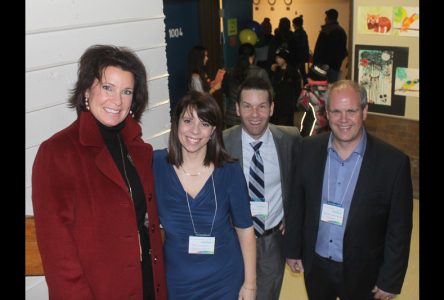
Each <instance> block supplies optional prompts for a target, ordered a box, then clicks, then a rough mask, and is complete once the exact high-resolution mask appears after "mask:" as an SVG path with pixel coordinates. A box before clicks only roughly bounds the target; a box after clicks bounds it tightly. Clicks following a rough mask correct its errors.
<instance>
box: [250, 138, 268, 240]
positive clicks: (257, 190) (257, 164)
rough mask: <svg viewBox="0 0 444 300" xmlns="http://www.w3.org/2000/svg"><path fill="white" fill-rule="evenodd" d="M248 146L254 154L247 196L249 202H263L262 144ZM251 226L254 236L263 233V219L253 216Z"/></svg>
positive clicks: (253, 143)
mask: <svg viewBox="0 0 444 300" xmlns="http://www.w3.org/2000/svg"><path fill="white" fill-rule="evenodd" d="M250 145H251V147H253V149H254V154H253V157H252V158H251V163H250V176H249V181H248V190H249V195H250V198H251V201H265V198H264V195H265V190H264V163H263V161H262V157H261V154H260V152H259V148H260V147H261V146H262V142H259V141H256V142H252V143H250ZM253 225H254V232H255V234H256V236H257V237H259V236H261V235H262V234H263V233H264V231H265V218H264V217H262V216H253Z"/></svg>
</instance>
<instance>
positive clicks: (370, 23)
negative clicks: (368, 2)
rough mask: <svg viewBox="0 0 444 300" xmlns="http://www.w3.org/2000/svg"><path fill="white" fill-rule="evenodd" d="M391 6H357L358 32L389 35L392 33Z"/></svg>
mask: <svg viewBox="0 0 444 300" xmlns="http://www.w3.org/2000/svg"><path fill="white" fill-rule="evenodd" d="M392 15H393V7H392V6H360V7H358V33H360V34H376V35H390V34H392V27H393V26H392V25H393V22H392Z"/></svg>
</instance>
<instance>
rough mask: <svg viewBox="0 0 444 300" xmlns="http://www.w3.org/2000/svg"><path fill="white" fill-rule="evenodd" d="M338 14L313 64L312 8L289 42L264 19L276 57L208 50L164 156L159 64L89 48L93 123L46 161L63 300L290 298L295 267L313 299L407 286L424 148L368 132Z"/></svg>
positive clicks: (46, 238)
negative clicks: (214, 62)
mask: <svg viewBox="0 0 444 300" xmlns="http://www.w3.org/2000/svg"><path fill="white" fill-rule="evenodd" d="M325 14H326V17H325V24H324V25H323V26H322V28H321V31H320V33H319V36H318V38H317V42H316V45H315V47H314V53H313V55H312V56H311V55H310V50H309V45H308V37H307V33H306V32H305V30H304V27H303V16H302V15H300V16H298V17H296V18H294V19H293V20H292V24H293V28H294V31H291V23H290V20H289V19H288V18H281V19H280V21H279V25H278V28H277V29H276V30H275V32H274V35H273V34H272V27H271V23H270V19H269V18H265V19H264V21H263V22H262V24H261V28H262V30H263V32H264V35H265V38H266V49H265V50H267V51H268V53H267V55H264V53H263V52H261V53H260V66H258V65H256V60H257V57H256V51H255V50H256V49H255V47H254V46H253V45H251V44H248V43H244V44H241V45H240V46H239V49H238V57H237V60H236V63H235V64H234V66H233V67H232V68H231V69H230V70H226V72H225V71H222V72H220V74H219V75H220V76H219V75H215V77H214V78H212V77H211V75H210V74H208V70H207V67H206V66H207V64H208V60H209V57H208V50H207V49H206V48H205V47H203V46H195V47H193V48H192V49H191V50H190V52H189V55H188V71H189V74H188V88H189V91H188V92H187V93H186V95H184V96H183V98H182V99H181V100H180V101H179V102H178V103H177V104H176V106H175V107H174V109H173V112H172V115H171V130H170V133H169V140H168V145H167V147H166V148H165V149H158V150H156V151H153V148H152V146H151V145H149V144H147V143H146V142H144V141H143V139H142V138H141V136H142V132H141V126H140V124H139V122H140V119H141V116H142V114H143V113H144V111H145V108H146V107H147V104H148V88H147V81H148V80H147V75H146V70H145V67H144V65H143V63H142V62H141V61H140V59H139V58H138V57H137V56H136V55H135V54H134V53H133V52H132V51H131V50H130V49H127V48H119V47H115V46H108V45H95V46H92V47H90V48H88V49H87V50H86V51H85V53H84V54H83V55H82V57H81V59H80V62H79V70H78V79H77V82H76V83H75V87H74V89H73V90H72V93H71V95H70V98H69V103H70V107H71V108H75V109H76V111H77V119H76V120H75V121H74V122H73V123H72V124H71V125H69V126H68V127H67V128H65V129H63V130H61V131H60V132H58V133H56V134H55V135H54V136H52V137H50V138H49V139H48V140H47V141H45V142H43V143H42V144H41V146H40V148H39V150H38V153H37V155H36V159H35V162H34V165H33V173H32V187H33V191H32V197H33V206H34V214H35V222H36V233H37V239H38V243H39V248H40V252H41V255H42V262H43V266H44V269H45V276H46V280H47V283H48V289H49V295H50V298H53V299H98V300H102V299H107V300H108V299H137V300H142V299H143V300H147V299H150V300H151V299H156V300H166V299H172V300H182V299H183V300H194V299H196V300H197V299H199V300H200V299H227V300H236V299H241V300H254V299H259V300H278V299H279V295H280V290H281V286H282V282H283V276H284V270H285V264H286V263H287V265H288V266H289V267H290V269H291V271H293V272H303V273H304V283H305V287H306V290H307V294H308V296H309V298H310V299H312V300H325V299H336V297H339V298H340V299H342V300H345V299H363V300H370V299H383V300H387V299H391V298H393V297H395V296H396V295H397V294H399V293H400V292H401V288H402V284H403V280H404V276H405V273H406V270H407V264H408V257H409V247H410V236H411V231H412V209H413V192H412V181H411V177H410V176H411V175H410V162H409V158H408V156H407V155H405V154H404V153H402V152H401V151H399V150H397V149H395V148H393V147H392V146H390V145H388V144H386V143H385V142H383V141H381V140H379V139H377V138H376V137H374V136H372V135H371V134H369V133H368V132H367V131H366V129H365V126H364V121H365V120H366V117H367V113H368V101H367V94H366V91H365V89H364V88H363V87H361V86H360V85H359V84H357V83H355V82H353V81H351V80H338V79H339V77H338V74H339V70H340V66H341V64H342V61H343V60H344V58H345V57H346V56H347V55H348V54H347V48H346V43H347V36H346V34H345V31H344V29H343V28H342V27H341V26H340V25H339V24H338V21H337V19H338V12H337V10H335V9H329V10H327V11H326V12H325ZM262 46H264V45H262ZM263 50H264V49H261V51H263ZM309 62H310V65H309V66H308V65H307V64H308V63H309ZM307 67H308V68H307ZM222 76H223V79H222ZM219 90H221V92H222V93H223V94H224V96H225V99H226V105H225V109H221V107H220V105H219V104H218V103H217V101H216V100H215V97H214V96H213V95H214V94H215V93H216V92H217V91H219ZM295 112H303V118H302V120H301V123H300V124H295V121H294V113H295ZM160 224H161V225H162V228H163V229H162V230H163V232H164V235H163V236H162V235H161V229H160ZM295 297H296V298H297V296H295Z"/></svg>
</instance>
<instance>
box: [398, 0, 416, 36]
mask: <svg viewBox="0 0 444 300" xmlns="http://www.w3.org/2000/svg"><path fill="white" fill-rule="evenodd" d="M393 34H394V35H401V36H415V37H419V8H418V7H410V6H395V7H393Z"/></svg>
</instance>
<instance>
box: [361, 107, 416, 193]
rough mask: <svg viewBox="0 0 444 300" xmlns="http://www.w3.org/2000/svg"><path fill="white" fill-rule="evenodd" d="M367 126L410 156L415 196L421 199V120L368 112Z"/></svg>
mask: <svg viewBox="0 0 444 300" xmlns="http://www.w3.org/2000/svg"><path fill="white" fill-rule="evenodd" d="M365 127H366V129H367V131H368V132H369V133H371V134H373V135H375V136H377V137H378V138H380V139H382V140H384V141H386V142H387V143H389V144H391V145H393V146H394V147H396V148H398V149H400V150H402V151H403V152H404V153H406V154H407V155H408V156H409V157H410V164H411V169H412V170H411V173H412V181H413V196H414V197H415V198H417V199H419V121H413V120H406V119H400V118H393V117H387V116H379V115H372V114H368V116H367V120H366V121H365Z"/></svg>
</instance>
